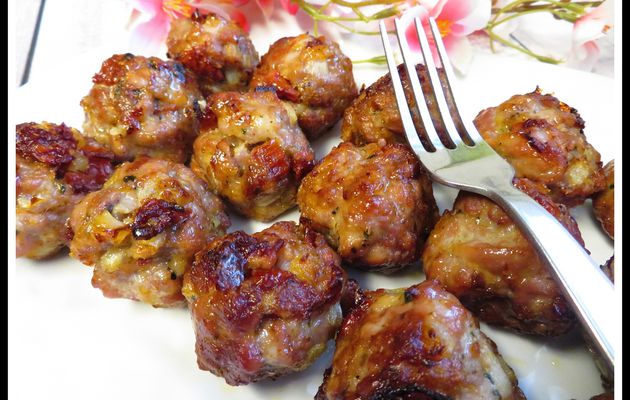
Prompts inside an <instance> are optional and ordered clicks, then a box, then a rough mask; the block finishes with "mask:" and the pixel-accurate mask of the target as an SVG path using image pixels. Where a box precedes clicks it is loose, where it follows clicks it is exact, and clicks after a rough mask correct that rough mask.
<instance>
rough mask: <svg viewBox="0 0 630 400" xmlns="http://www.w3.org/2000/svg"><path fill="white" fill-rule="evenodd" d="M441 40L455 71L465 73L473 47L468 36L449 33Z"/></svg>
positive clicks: (468, 66) (470, 59)
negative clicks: (449, 34)
mask: <svg viewBox="0 0 630 400" xmlns="http://www.w3.org/2000/svg"><path fill="white" fill-rule="evenodd" d="M443 40H444V47H446V52H447V53H448V59H449V60H450V62H451V65H452V66H453V68H454V69H455V70H456V71H457V72H459V73H461V74H462V75H466V74H467V73H468V70H469V69H470V64H471V61H472V56H473V49H472V46H471V44H470V42H469V41H468V38H466V37H457V36H453V35H451V36H447V37H445V38H444V39H443Z"/></svg>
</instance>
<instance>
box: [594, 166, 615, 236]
mask: <svg viewBox="0 0 630 400" xmlns="http://www.w3.org/2000/svg"><path fill="white" fill-rule="evenodd" d="M604 179H605V186H604V189H603V190H602V191H601V192H599V193H597V194H595V196H594V197H593V211H594V212H595V217H597V219H598V220H599V222H600V223H601V224H602V228H604V231H605V232H606V233H607V234H608V236H610V237H611V238H613V239H614V238H615V162H614V160H613V161H610V162H608V164H606V166H605V167H604Z"/></svg>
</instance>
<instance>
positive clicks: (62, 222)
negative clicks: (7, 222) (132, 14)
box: [15, 122, 113, 259]
mask: <svg viewBox="0 0 630 400" xmlns="http://www.w3.org/2000/svg"><path fill="white" fill-rule="evenodd" d="M15 130H16V143H15V150H16V163H15V167H16V181H15V189H16V204H15V207H16V210H15V215H16V255H17V257H28V258H34V259H40V258H44V257H48V256H50V255H53V254H55V253H56V252H57V251H59V250H60V249H61V248H63V246H67V245H68V243H69V237H68V235H69V232H68V227H67V226H66V222H67V221H68V218H69V217H70V212H71V211H72V208H73V207H74V205H75V204H76V203H77V202H78V201H79V200H81V199H82V198H83V196H85V194H86V193H88V192H91V191H94V190H97V189H99V188H100V187H101V186H102V185H103V183H104V182H105V180H106V179H107V178H108V177H109V175H111V173H112V171H113V154H112V153H110V152H109V151H107V150H105V149H104V148H102V147H101V146H99V145H98V144H97V143H95V142H94V141H93V140H91V139H88V138H85V137H83V136H82V135H81V134H80V132H79V131H77V130H76V129H73V128H71V127H68V126H66V125H65V124H60V125H57V124H53V123H49V122H42V123H34V122H29V123H22V124H19V125H17V126H16V129H15Z"/></svg>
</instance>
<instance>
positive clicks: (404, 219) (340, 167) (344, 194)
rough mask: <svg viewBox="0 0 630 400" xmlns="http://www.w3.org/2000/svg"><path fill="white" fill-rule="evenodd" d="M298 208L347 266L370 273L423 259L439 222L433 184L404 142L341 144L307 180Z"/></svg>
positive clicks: (302, 217)
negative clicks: (421, 251)
mask: <svg viewBox="0 0 630 400" xmlns="http://www.w3.org/2000/svg"><path fill="white" fill-rule="evenodd" d="M298 206H299V208H300V212H301V221H302V222H303V223H305V224H308V225H309V226H310V227H311V228H313V229H315V230H316V231H318V232H320V233H322V234H324V236H325V237H326V239H327V240H328V243H329V244H330V245H331V246H332V247H333V248H335V249H336V250H337V252H338V253H339V255H340V256H341V258H342V259H343V261H344V263H346V264H349V265H352V266H354V267H358V268H362V269H366V270H370V271H375V270H380V271H394V270H396V269H399V268H401V267H403V266H405V265H408V264H411V263H413V262H416V261H418V260H419V258H420V250H421V247H422V244H423V243H424V240H425V239H426V237H427V235H428V234H429V232H430V230H431V228H432V227H433V225H434V224H435V221H436V220H437V218H438V209H437V206H436V204H435V199H434V198H433V189H432V186H431V182H430V181H429V178H428V177H427V175H426V174H425V172H424V171H423V170H422V168H421V167H420V164H419V163H418V161H417V159H416V157H415V156H414V155H413V154H412V153H411V152H410V151H409V150H408V149H407V148H406V147H405V146H403V145H401V144H391V145H386V144H383V143H381V144H376V143H371V144H368V145H366V146H363V147H356V146H354V145H353V144H352V143H349V142H344V143H341V144H340V145H339V146H337V147H336V148H334V149H333V150H332V151H331V152H330V153H329V154H328V155H327V156H326V157H324V159H323V160H322V161H321V163H320V164H319V165H317V167H315V169H313V171H311V173H310V174H308V175H307V176H306V177H305V178H304V180H303V182H302V185H301V186H300V189H299V191H298Z"/></svg>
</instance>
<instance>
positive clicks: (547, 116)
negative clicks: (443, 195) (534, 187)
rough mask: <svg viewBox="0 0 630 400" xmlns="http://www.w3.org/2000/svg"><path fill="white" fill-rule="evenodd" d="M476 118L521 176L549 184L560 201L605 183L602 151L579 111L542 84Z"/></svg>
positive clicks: (580, 197)
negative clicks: (590, 138) (588, 134)
mask: <svg viewBox="0 0 630 400" xmlns="http://www.w3.org/2000/svg"><path fill="white" fill-rule="evenodd" d="M474 122H475V125H476V127H477V129H478V130H479V133H481V135H482V136H483V138H484V139H485V140H486V141H487V142H488V144H489V145H490V146H492V148H494V150H496V151H497V153H499V154H500V155H501V156H502V157H504V158H505V159H506V160H507V161H508V162H509V163H510V164H511V165H512V166H513V167H514V169H515V171H516V176H517V177H523V178H527V179H531V180H534V181H537V182H540V183H542V184H544V185H545V186H546V187H547V188H548V190H549V195H550V196H551V198H552V199H553V200H554V201H555V202H557V203H563V204H566V205H567V206H569V207H572V206H575V205H579V204H582V203H583V202H584V200H585V199H586V198H587V197H590V196H591V195H592V194H594V193H596V192H598V191H600V190H601V189H603V188H604V175H603V172H602V163H601V161H600V155H599V153H598V152H597V151H596V150H595V149H594V148H593V146H591V145H590V144H589V143H588V142H587V141H586V137H585V136H584V121H583V120H582V118H581V117H580V115H579V114H578V112H577V110H575V109H574V108H571V107H569V106H568V105H566V104H565V103H563V102H561V101H559V100H558V99H557V98H555V97H553V96H552V95H550V94H543V93H542V91H541V90H540V89H539V88H536V90H535V91H533V92H532V93H528V94H524V95H516V96H512V97H511V98H510V99H509V100H507V101H505V102H504V103H502V104H500V105H498V106H497V107H491V108H488V109H485V110H483V111H481V112H480V113H479V115H477V117H476V118H475V121H474Z"/></svg>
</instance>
